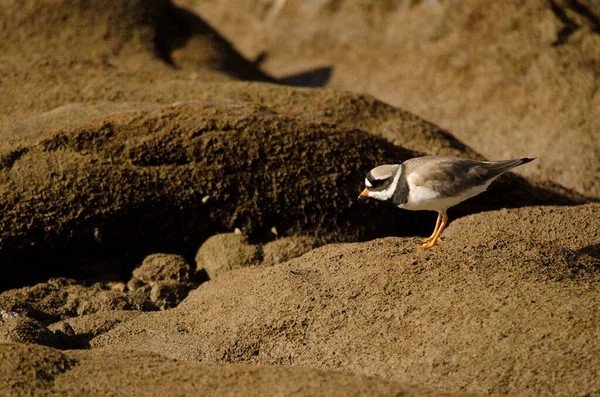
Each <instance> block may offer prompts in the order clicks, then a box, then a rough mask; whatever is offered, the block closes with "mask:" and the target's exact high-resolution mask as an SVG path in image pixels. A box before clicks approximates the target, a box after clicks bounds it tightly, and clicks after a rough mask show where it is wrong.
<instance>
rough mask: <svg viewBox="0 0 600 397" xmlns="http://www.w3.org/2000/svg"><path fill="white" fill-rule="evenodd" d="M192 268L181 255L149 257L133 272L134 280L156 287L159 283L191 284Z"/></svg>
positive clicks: (154, 255) (155, 255)
mask: <svg viewBox="0 0 600 397" xmlns="http://www.w3.org/2000/svg"><path fill="white" fill-rule="evenodd" d="M191 273H192V268H191V267H190V265H188V263H187V262H186V260H185V259H183V257H182V256H180V255H174V254H152V255H148V256H147V257H146V258H145V259H144V261H143V262H142V265H141V266H140V267H138V268H137V269H135V270H134V271H133V278H137V279H138V280H140V281H142V282H144V283H146V284H149V285H154V284H155V283H157V282H159V281H177V282H179V283H188V282H190V275H191ZM128 284H129V283H128Z"/></svg>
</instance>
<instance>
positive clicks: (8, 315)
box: [0, 310, 21, 321]
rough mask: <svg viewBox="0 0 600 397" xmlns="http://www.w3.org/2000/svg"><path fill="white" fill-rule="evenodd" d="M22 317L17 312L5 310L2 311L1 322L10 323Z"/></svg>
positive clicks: (0, 311) (0, 312) (0, 314)
mask: <svg viewBox="0 0 600 397" xmlns="http://www.w3.org/2000/svg"><path fill="white" fill-rule="evenodd" d="M17 317H21V315H20V314H19V313H17V312H7V311H4V310H0V320H1V321H9V320H12V319H13V318H17Z"/></svg>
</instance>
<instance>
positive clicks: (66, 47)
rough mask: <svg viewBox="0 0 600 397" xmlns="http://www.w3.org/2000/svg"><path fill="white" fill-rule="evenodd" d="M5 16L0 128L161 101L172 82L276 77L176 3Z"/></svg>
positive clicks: (0, 43)
mask: <svg viewBox="0 0 600 397" xmlns="http://www.w3.org/2000/svg"><path fill="white" fill-rule="evenodd" d="M2 12H3V16H2V20H3V23H2V24H0V75H1V76H2V89H3V94H4V95H3V96H2V98H1V99H0V108H1V109H2V110H0V131H1V130H2V129H3V128H4V127H6V126H7V125H8V124H10V123H12V122H14V121H16V120H18V119H20V118H23V117H25V116H31V115H35V114H37V113H41V112H44V111H48V110H50V109H53V108H55V107H57V106H61V105H65V104H67V103H69V102H80V101H85V100H93V99H96V100H113V101H115V100H116V101H124V100H134V101H139V100H145V99H151V100H153V101H157V100H159V99H160V98H161V93H157V94H153V92H152V89H149V87H152V86H153V85H155V84H157V83H158V82H161V81H165V80H167V81H170V80H183V81H184V82H185V81H188V82H189V81H198V80H201V81H226V80H232V79H244V80H255V81H269V80H271V79H270V78H269V77H268V76H266V75H265V74H264V73H262V72H260V71H258V70H257V68H256V67H255V66H254V65H253V64H252V63H250V62H249V61H247V60H246V59H245V58H243V57H242V56H241V55H240V54H239V53H238V52H237V51H236V50H235V49H234V48H233V47H232V46H231V44H230V43H229V42H227V41H226V40H225V39H223V38H222V37H221V36H220V35H219V34H218V33H217V32H216V31H215V30H213V29H212V28H211V27H210V26H209V25H207V24H206V22H204V21H203V20H202V19H200V18H199V17H198V16H197V15H195V14H193V13H191V12H189V11H187V10H185V9H182V8H179V7H176V6H174V5H173V4H172V3H171V2H170V1H168V0H149V1H146V0H130V1H118V0H116V1H100V0H93V1H87V0H85V1H84V0H35V1H29V2H27V4H21V3H20V2H15V1H8V2H4V3H3V6H2ZM171 95H173V94H171ZM130 98H131V99H130Z"/></svg>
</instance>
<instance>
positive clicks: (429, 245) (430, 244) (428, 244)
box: [419, 241, 437, 248]
mask: <svg viewBox="0 0 600 397" xmlns="http://www.w3.org/2000/svg"><path fill="white" fill-rule="evenodd" d="M435 243H437V241H432V242H430V243H425V244H421V245H419V248H431V247H433V246H434V245H435Z"/></svg>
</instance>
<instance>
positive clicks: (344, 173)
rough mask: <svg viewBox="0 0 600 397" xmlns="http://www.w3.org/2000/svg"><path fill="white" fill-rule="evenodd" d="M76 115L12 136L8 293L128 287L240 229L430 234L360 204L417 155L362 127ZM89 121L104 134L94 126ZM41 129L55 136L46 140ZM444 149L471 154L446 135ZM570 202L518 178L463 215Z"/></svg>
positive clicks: (235, 111)
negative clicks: (380, 171) (32, 287)
mask: <svg viewBox="0 0 600 397" xmlns="http://www.w3.org/2000/svg"><path fill="white" fill-rule="evenodd" d="M292 92H293V91H292ZM82 108H85V107H84V106H81V105H79V106H78V107H77V109H82ZM71 111H72V109H71V107H66V108H63V109H62V111H59V110H55V111H53V112H51V115H45V116H39V117H36V118H35V119H34V120H33V121H31V122H28V121H25V122H22V123H20V124H17V125H15V126H13V127H11V128H8V129H6V130H5V131H4V132H3V133H0V138H2V141H3V146H4V151H3V152H0V156H1V157H0V158H1V159H2V168H1V169H0V185H1V186H3V189H4V191H6V192H7V194H5V195H4V196H2V198H1V199H0V202H1V205H2V206H3V207H4V208H6V210H5V211H4V213H3V217H2V229H1V232H0V241H1V243H0V244H1V248H2V250H1V251H0V257H1V258H2V263H3V265H2V271H3V272H7V274H9V275H10V277H6V278H3V280H2V282H3V284H4V285H5V286H6V285H18V283H20V282H23V281H24V278H23V277H26V279H27V280H42V279H44V278H47V277H50V276H65V275H67V276H75V277H80V278H81V277H84V278H85V277H86V276H88V277H89V275H86V274H85V271H82V269H85V268H88V269H89V268H90V267H98V265H97V264H96V262H98V261H102V262H104V264H106V263H107V261H109V260H111V259H114V258H116V257H119V256H126V258H125V257H123V258H122V260H121V261H119V262H115V264H116V266H117V268H113V269H110V268H109V269H107V268H106V267H105V266H101V267H99V268H98V269H102V270H104V271H107V270H112V271H114V272H117V273H121V274H123V276H124V277H126V274H124V273H125V272H126V271H127V270H131V269H132V268H133V267H134V266H136V265H137V264H139V263H140V262H141V259H142V258H143V257H144V256H145V255H147V254H149V253H152V252H179V253H182V254H184V255H185V256H186V258H188V260H189V261H190V262H191V258H193V256H194V254H195V252H196V250H197V248H198V247H199V245H200V243H201V242H202V241H203V240H204V239H205V238H207V237H208V236H210V235H212V234H215V233H218V232H222V231H231V230H233V229H234V228H240V229H241V230H242V231H243V232H244V233H245V234H246V235H249V236H250V237H251V238H253V239H259V240H262V239H264V238H265V237H264V236H268V235H269V233H270V230H271V229H272V227H276V229H277V230H279V231H280V233H282V234H283V235H298V234H300V235H302V234H307V235H311V236H316V237H319V238H320V239H321V240H322V241H323V242H327V241H356V240H361V239H366V238H373V237H377V236H386V235H394V234H395V235H398V234H400V235H407V234H416V233H427V232H428V230H427V229H429V228H430V226H428V227H426V228H425V230H424V225H423V224H422V222H421V221H420V220H421V219H423V218H422V217H420V216H419V215H418V214H415V213H407V214H404V215H403V216H401V217H400V216H399V214H398V211H397V210H396V209H395V208H392V206H384V205H377V204H378V203H369V205H357V204H355V200H356V196H357V194H358V192H359V191H360V188H361V186H360V184H361V181H362V180H363V178H364V175H365V173H366V172H368V170H369V169H371V168H372V167H373V166H374V165H376V164H382V163H386V162H390V161H393V162H401V161H404V160H405V159H407V158H409V157H412V156H414V155H416V153H415V152H413V151H411V150H407V149H404V148H402V147H399V146H395V145H393V144H391V143H390V142H389V141H388V140H386V139H383V138H380V137H378V136H376V134H372V133H369V132H367V131H363V130H359V129H356V128H351V127H350V126H349V125H348V126H346V125H341V126H338V125H336V124H333V123H328V122H327V121H320V122H316V121H313V119H312V118H311V117H310V116H309V115H306V114H304V115H299V114H298V113H296V115H295V116H285V115H282V114H279V113H277V112H275V111H274V110H271V109H269V108H266V107H265V106H264V105H255V104H254V103H246V102H237V101H232V100H228V101H225V100H223V101H188V102H181V103H176V104H173V105H169V106H159V105H154V106H151V105H149V104H146V103H142V104H136V103H131V104H129V105H128V106H125V105H124V104H121V105H119V106H116V105H115V106H107V105H106V104H105V103H103V104H101V105H100V106H99V108H96V107H95V105H93V104H92V105H89V106H88V108H87V110H85V111H82V112H79V117H78V118H77V119H76V120H79V122H80V123H81V124H77V125H73V121H72V120H71V121H68V122H66V123H65V122H63V123H62V124H61V122H58V121H54V122H53V121H51V120H56V119H60V118H61V117H63V116H64V114H65V112H71ZM296 112H297V111H296ZM288 113H290V114H292V113H293V112H288ZM86 114H87V115H88V119H92V120H93V121H89V122H87V123H85V122H84V120H85V117H84V115H86ZM103 114H107V115H105V116H104V117H101V118H99V119H95V117H97V116H98V115H103ZM395 116H396V119H399V118H400V119H401V118H402V113H400V114H396V115H395ZM40 119H41V120H46V122H48V124H50V125H53V126H54V127H55V128H52V129H43V128H40ZM94 119H95V120H94ZM382 119H383V120H385V118H382ZM383 120H381V121H383ZM378 121H379V120H378ZM381 121H379V122H381ZM403 122H404V125H406V128H403V129H402V130H399V131H398V132H396V134H395V135H392V138H395V137H398V136H404V138H403V139H401V141H402V142H405V143H406V146H407V147H418V145H419V142H422V139H423V137H421V136H419V135H417V134H416V133H414V132H413V131H415V130H416V131H420V130H423V129H425V128H429V129H431V128H432V127H430V126H428V125H427V123H425V122H421V123H419V122H418V119H414V116H409V117H407V118H406V120H403ZM63 124H67V125H66V126H63ZM69 124H71V125H69ZM411 124H412V125H411ZM30 126H31V127H30ZM432 138H433V139H432V140H433V141H434V142H435V141H438V142H440V141H441V142H444V143H445V144H446V145H447V146H449V149H447V151H453V152H455V153H463V151H461V150H460V149H457V148H452V147H451V145H449V144H451V143H452V140H451V139H447V138H446V136H445V135H444V134H442V133H440V132H435V131H434V135H433V136H432ZM425 139H428V138H427V136H425ZM432 146H434V145H432ZM465 152H467V153H468V151H465ZM561 202H562V203H568V202H570V201H569V199H568V198H567V197H562V196H560V195H559V194H558V192H556V191H552V190H547V189H545V188H543V187H541V186H536V185H532V184H530V183H528V182H526V181H525V180H524V179H522V178H518V177H516V176H514V175H512V176H511V175H509V176H506V177H504V178H503V179H500V180H498V181H497V182H496V183H494V184H493V185H492V187H491V188H490V191H489V194H486V195H484V196H482V197H481V198H478V199H477V200H472V201H470V202H467V203H465V204H464V205H462V206H460V207H457V209H456V211H453V214H454V216H457V215H461V214H464V213H468V212H472V211H478V210H479V211H480V210H483V209H491V208H499V207H505V206H509V207H512V206H522V205H532V204H548V203H561ZM32 214H36V215H35V216H32ZM396 219H397V220H396ZM86 262H87V263H89V265H87V266H85V267H82V263H86ZM127 263H129V264H127ZM25 270H27V271H25ZM125 279H126V278H125ZM7 283H10V284H7Z"/></svg>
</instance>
